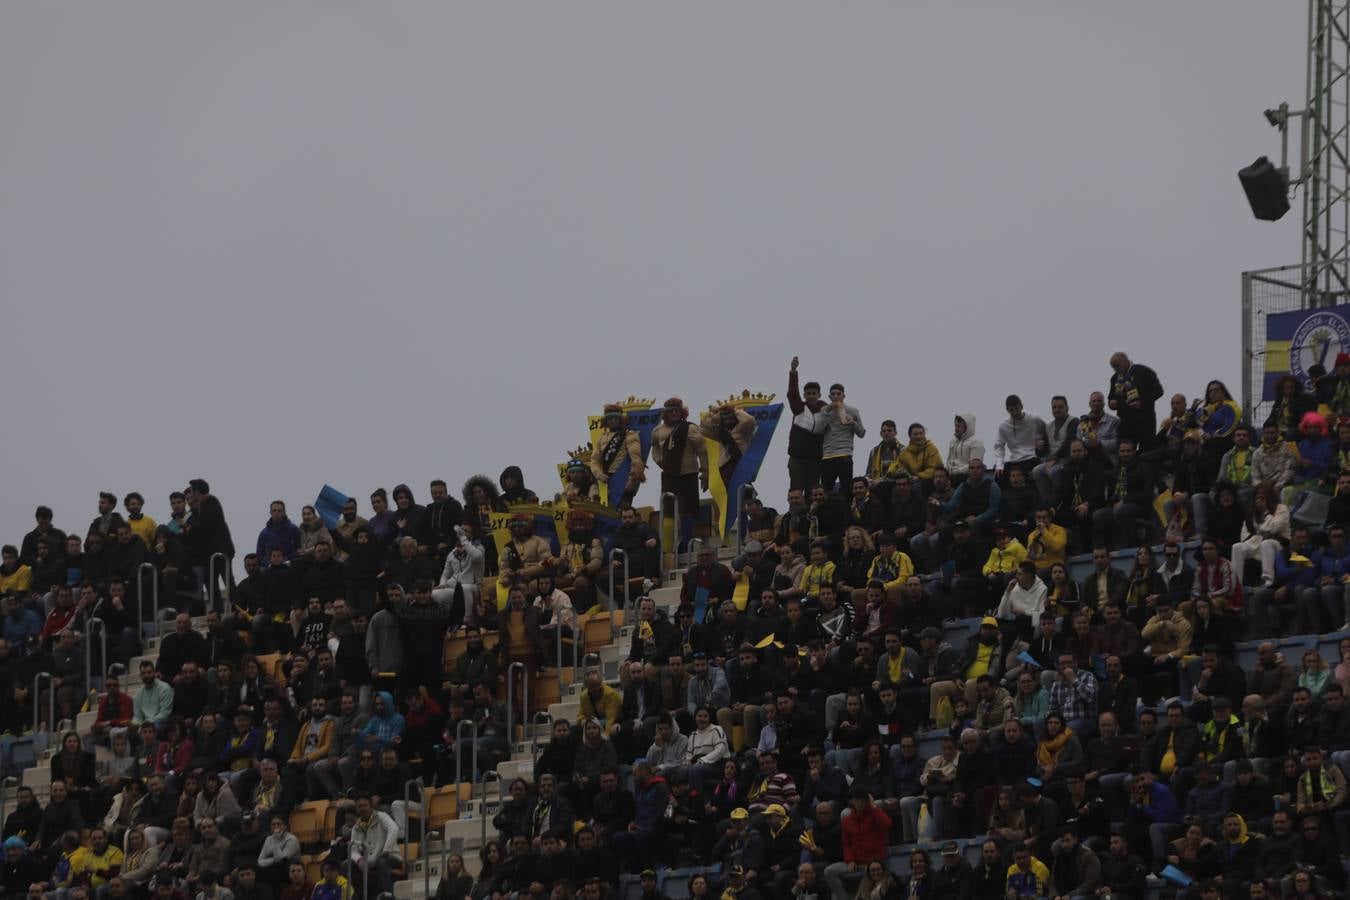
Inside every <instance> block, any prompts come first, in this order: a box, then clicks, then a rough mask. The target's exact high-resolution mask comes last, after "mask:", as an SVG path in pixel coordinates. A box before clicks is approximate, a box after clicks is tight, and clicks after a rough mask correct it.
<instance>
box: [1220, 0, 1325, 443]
mask: <svg viewBox="0 0 1350 900" xmlns="http://www.w3.org/2000/svg"><path fill="white" fill-rule="evenodd" d="M1306 59H1307V84H1306V88H1305V89H1306V93H1305V95H1304V96H1305V102H1304V105H1303V108H1302V109H1290V107H1289V104H1288V103H1281V104H1280V105H1279V106H1278V107H1276V108H1274V109H1268V110H1266V111H1265V116H1266V120H1267V121H1268V122H1269V123H1270V124H1271V125H1272V126H1274V127H1275V128H1277V129H1278V130H1279V132H1280V163H1279V166H1278V167H1277V166H1276V165H1275V164H1274V163H1272V162H1271V161H1270V160H1268V159H1267V158H1265V157H1261V158H1260V159H1258V160H1257V161H1256V162H1255V163H1253V164H1252V165H1251V166H1248V167H1247V168H1245V169H1243V170H1242V171H1241V172H1239V173H1238V176H1239V178H1241V180H1242V186H1243V188H1244V190H1246V192H1247V199H1248V200H1249V201H1250V203H1251V206H1252V212H1253V213H1254V214H1255V215H1256V217H1257V218H1258V219H1264V220H1268V221H1274V220H1276V219H1279V218H1281V217H1283V216H1284V215H1285V214H1286V213H1288V212H1289V208H1290V200H1291V197H1292V195H1293V194H1294V193H1296V192H1301V193H1302V195H1303V196H1302V197H1301V198H1299V199H1301V200H1302V202H1303V222H1302V225H1303V233H1302V238H1301V239H1302V245H1303V248H1302V249H1303V256H1302V261H1301V262H1300V263H1298V264H1295V265H1287V266H1278V267H1276V268H1272V269H1260V270H1251V271H1247V272H1243V273H1242V361H1243V370H1242V371H1243V403H1244V406H1245V408H1246V411H1247V415H1248V417H1249V419H1250V420H1251V421H1259V420H1261V419H1262V417H1263V416H1264V414H1265V412H1266V410H1267V407H1268V406H1269V401H1268V400H1265V399H1264V398H1263V397H1260V396H1258V393H1262V394H1264V393H1265V389H1264V388H1263V387H1262V386H1263V383H1264V373H1265V368H1266V354H1267V351H1268V349H1269V348H1268V347H1267V343H1266V317H1267V316H1268V315H1270V314H1273V313H1281V312H1289V311H1293V310H1299V309H1314V308H1323V307H1330V306H1338V305H1346V304H1350V0H1308V41H1307V47H1306ZM1291 120H1296V121H1297V122H1298V124H1299V135H1298V137H1299V146H1298V151H1297V153H1298V159H1297V165H1298V168H1297V171H1294V172H1291V171H1290V167H1289V126H1290V122H1291ZM1345 343H1346V347H1345V349H1347V350H1350V339H1347V341H1346V342H1345ZM1278 352H1279V353H1282V354H1286V358H1285V359H1284V360H1282V361H1281V366H1284V367H1287V366H1288V365H1289V361H1288V359H1287V352H1286V351H1285V350H1284V349H1283V348H1281V349H1280V350H1279V351H1278ZM1276 371H1289V368H1280V369H1277V370H1276Z"/></svg>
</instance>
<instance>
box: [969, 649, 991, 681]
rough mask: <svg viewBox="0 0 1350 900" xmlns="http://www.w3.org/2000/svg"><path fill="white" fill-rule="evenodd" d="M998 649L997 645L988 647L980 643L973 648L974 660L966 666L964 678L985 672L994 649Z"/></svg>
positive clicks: (972, 677)
mask: <svg viewBox="0 0 1350 900" xmlns="http://www.w3.org/2000/svg"><path fill="white" fill-rule="evenodd" d="M996 649H998V647H997V645H995V646H993V647H990V646H986V645H985V644H980V645H979V647H978V648H977V649H976V650H975V661H974V662H973V663H971V664H970V665H969V666H968V667H967V668H966V678H967V679H975V678H979V677H980V676H981V675H983V674H984V673H985V672H988V671H989V666H990V664H991V663H992V662H993V660H994V651H995V650H996Z"/></svg>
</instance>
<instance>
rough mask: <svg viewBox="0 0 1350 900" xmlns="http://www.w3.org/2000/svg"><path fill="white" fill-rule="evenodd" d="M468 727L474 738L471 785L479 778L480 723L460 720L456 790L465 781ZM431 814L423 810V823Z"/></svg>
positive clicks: (456, 760)
mask: <svg viewBox="0 0 1350 900" xmlns="http://www.w3.org/2000/svg"><path fill="white" fill-rule="evenodd" d="M466 725H467V726H468V727H469V733H470V735H471V736H472V738H473V756H472V757H471V761H472V762H473V774H472V775H471V776H469V783H470V784H472V783H473V779H475V778H477V777H478V723H477V722H475V721H473V720H472V719H460V720H459V724H458V725H456V726H455V785H456V790H458V785H459V783H460V782H461V781H462V780H463V779H464V769H463V762H464V726H466ZM428 806H430V804H428ZM430 812H431V810H430V809H429V808H426V809H423V810H422V815H423V819H422V821H423V822H425V821H426V820H427V818H429V815H428V814H429V813H430Z"/></svg>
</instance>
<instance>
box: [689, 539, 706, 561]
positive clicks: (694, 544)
mask: <svg viewBox="0 0 1350 900" xmlns="http://www.w3.org/2000/svg"><path fill="white" fill-rule="evenodd" d="M702 549H703V538H690V539H689V565H691V566H692V565H693V564H694V563H695V561H697V559H698V551H699V550H702Z"/></svg>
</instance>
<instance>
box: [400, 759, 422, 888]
mask: <svg viewBox="0 0 1350 900" xmlns="http://www.w3.org/2000/svg"><path fill="white" fill-rule="evenodd" d="M413 785H417V788H418V792H417V796H418V798H419V799H420V798H421V796H422V791H421V789H422V787H423V782H422V776H420V775H419V776H417V777H416V778H409V779H408V780H407V781H405V782H403V826H404V828H407V825H408V821H409V819H411V818H412V787H413ZM426 814H427V810H426V806H425V805H423V807H422V822H423V823H424V824H425V823H426ZM422 831H423V832H425V831H426V828H423V829H422ZM426 842H427V838H426V834H423V835H422V844H423V846H425V845H426ZM402 850H403V871H404V872H406V871H408V835H407V834H404V835H403V847H402ZM422 855H423V856H426V854H425V853H423V854H422ZM423 868H425V866H424V867H423Z"/></svg>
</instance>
